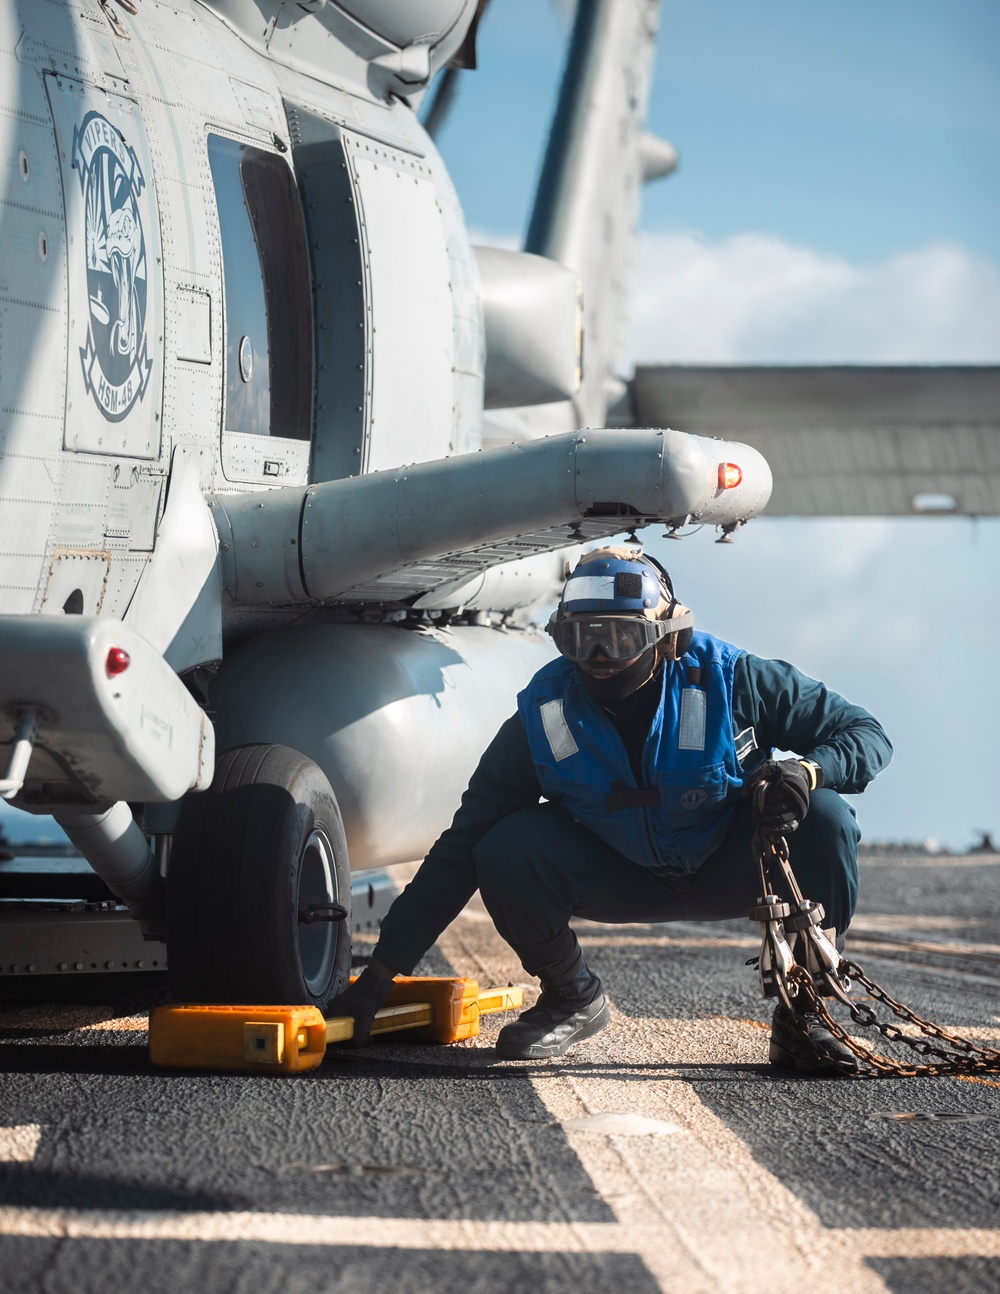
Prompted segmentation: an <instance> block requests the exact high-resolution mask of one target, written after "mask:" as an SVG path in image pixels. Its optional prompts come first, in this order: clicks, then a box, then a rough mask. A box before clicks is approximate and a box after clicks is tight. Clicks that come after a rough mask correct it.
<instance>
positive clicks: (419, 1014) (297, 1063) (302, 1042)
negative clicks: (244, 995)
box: [149, 975, 522, 1074]
mask: <svg viewBox="0 0 1000 1294" xmlns="http://www.w3.org/2000/svg"><path fill="white" fill-rule="evenodd" d="M521 1004H522V994H521V990H520V989H519V988H513V987H509V988H491V989H484V990H483V991H482V992H480V989H479V984H478V983H477V982H476V980H474V979H445V978H430V977H417V976H402V975H401V976H399V977H398V978H397V979H396V981H395V983H394V984H393V989H392V992H391V993H390V994H389V996H388V998H386V1004H385V1006H384V1007H383V1008H382V1009H381V1010H380V1011H378V1012H376V1015H375V1024H374V1026H373V1028H372V1036H373V1037H381V1036H382V1035H383V1034H387V1033H400V1032H402V1031H403V1030H407V1031H409V1032H410V1033H411V1035H412V1038H413V1041H414V1042H441V1043H448V1042H461V1041H463V1040H464V1039H466V1038H474V1037H475V1036H476V1035H477V1034H478V1033H479V1019H480V1016H484V1015H490V1014H492V1013H494V1012H498V1011H516V1010H518V1009H519V1008H520V1006H521ZM353 1034H354V1021H353V1020H352V1019H351V1017H350V1016H334V1017H331V1018H330V1019H329V1020H327V1019H325V1018H324V1016H323V1013H322V1012H321V1011H320V1010H319V1008H318V1007H315V1006H215V1005H208V1006H206V1005H190V1006H185V1005H181V1006H159V1007H156V1008H154V1010H153V1011H152V1012H151V1014H150V1017H149V1059H150V1062H151V1063H152V1064H153V1065H158V1066H165V1067H167V1068H170V1069H223V1070H229V1071H231V1072H242V1073H260V1074H299V1073H302V1072H303V1071H304V1070H307V1069H315V1068H316V1067H317V1066H318V1065H320V1064H321V1063H322V1061H323V1057H324V1056H325V1055H326V1048H327V1044H328V1043H331V1042H346V1041H347V1040H348V1039H349V1038H351V1037H353Z"/></svg>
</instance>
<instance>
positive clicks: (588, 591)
mask: <svg viewBox="0 0 1000 1294" xmlns="http://www.w3.org/2000/svg"><path fill="white" fill-rule="evenodd" d="M614 596H615V577H614V576H613V575H577V576H575V577H574V578H573V579H571V580H569V581H567V584H566V588H565V590H564V592H563V606H564V607H566V608H567V610H568V609H569V608H570V607H572V605H573V603H574V602H591V601H592V600H593V599H594V598H600V599H603V600H604V601H606V602H610V601H611V600H612V599H613V598H614Z"/></svg>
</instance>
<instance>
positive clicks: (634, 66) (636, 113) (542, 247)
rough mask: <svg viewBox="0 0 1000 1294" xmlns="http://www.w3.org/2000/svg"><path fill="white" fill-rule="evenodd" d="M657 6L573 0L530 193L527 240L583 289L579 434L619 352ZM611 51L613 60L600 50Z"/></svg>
mask: <svg viewBox="0 0 1000 1294" xmlns="http://www.w3.org/2000/svg"><path fill="white" fill-rule="evenodd" d="M658 14H659V0H616V3H614V4H606V3H603V2H602V0H579V4H578V6H577V13H576V20H575V23H574V28H573V38H572V45H571V48H570V53H569V57H568V59H567V63H566V69H565V72H564V75H563V82H562V86H561V89H560V92H559V101H558V104H557V107H556V114H555V118H554V120H553V123H552V129H551V132H550V135H549V141H548V146H547V148H546V153H545V159H544V161H543V164H542V172H541V176H540V178H539V183H538V190H537V193H536V198H535V203H534V207H533V210H532V214H531V220H530V223H529V227H528V232H527V235H526V237H525V243H524V247H525V251H528V252H537V253H538V254H539V255H540V256H546V257H549V258H551V259H552V260H554V261H559V262H560V263H561V264H563V265H567V266H569V267H570V268H572V269H573V270H575V271H576V272H577V274H578V275H579V277H580V279H581V281H582V283H583V290H584V307H583V308H584V333H585V336H586V339H587V340H586V352H587V365H586V371H585V374H584V379H583V384H582V386H581V389H580V392H579V394H578V395H577V396H576V397H575V399H574V409H575V415H576V419H577V424H578V425H579V426H600V425H602V424H603V422H604V417H605V413H606V410H607V390H606V387H605V382H606V379H607V377H608V375H610V374H611V373H613V372H614V366H615V363H616V362H617V361H618V359H619V356H620V350H621V340H622V322H623V313H622V312H623V305H624V302H625V299H626V279H627V277H628V274H629V256H630V252H631V248H632V241H633V235H634V230H635V224H636V220H637V217H638V209H639V193H640V184H641V180H642V178H643V173H644V171H645V169H646V168H645V165H644V162H643V157H644V155H645V156H646V157H647V158H649V159H650V163H649V164H650V171H649V174H650V178H652V176H653V174H654V173H655V174H666V173H668V172H667V171H665V170H664V169H663V166H662V161H663V159H662V158H660V159H659V161H660V165H659V166H657V165H655V164H654V162H653V158H652V149H651V148H650V146H649V145H648V144H644V131H643V125H644V122H645V117H646V104H647V101H648V97H649V87H650V83H651V78H652V56H653V49H654V44H655V31H656V24H657V19H658ZM609 49H614V50H615V51H617V56H616V57H615V58H613V59H612V58H609V57H607V51H608V50H609Z"/></svg>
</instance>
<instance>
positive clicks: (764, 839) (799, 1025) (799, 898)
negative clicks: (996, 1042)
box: [748, 829, 1000, 1078]
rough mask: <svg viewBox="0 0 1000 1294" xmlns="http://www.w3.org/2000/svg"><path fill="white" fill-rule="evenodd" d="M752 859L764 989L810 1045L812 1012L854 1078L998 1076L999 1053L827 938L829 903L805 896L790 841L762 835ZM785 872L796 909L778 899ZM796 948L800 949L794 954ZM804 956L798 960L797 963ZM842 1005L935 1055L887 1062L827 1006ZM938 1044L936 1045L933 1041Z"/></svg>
mask: <svg viewBox="0 0 1000 1294" xmlns="http://www.w3.org/2000/svg"><path fill="white" fill-rule="evenodd" d="M753 852H754V858H755V860H756V862H757V866H758V869H759V871H760V883H761V891H760V892H761V895H762V896H763V897H761V898H760V899H759V900H758V901H757V904H756V906H755V907H752V908H751V909H750V912H749V913H748V915H749V918H750V920H751V921H755V922H759V923H760V925H761V926H762V927H763V932H764V940H763V944H762V946H761V950H760V958H759V960H758V969H759V972H760V986H761V991H762V993H763V994H764V996H765V997H776V998H778V999H780V1001H782V1002H783V1003H784V1004H785V1006H786V1007H788V1008H789V1010H790V1011H791V1020H792V1022H793V1025H794V1027H795V1028H796V1029H798V1031H799V1032H800V1033H801V1035H802V1036H803V1038H806V1039H807V1040H808V1041H809V1042H810V1043H812V1039H811V1038H810V1037H809V1034H808V1033H807V1031H806V1024H805V1021H804V1019H803V1018H802V1017H803V1013H804V1012H814V1013H815V1014H816V1015H817V1016H819V1018H820V1019H821V1020H822V1022H823V1024H824V1025H825V1027H826V1028H827V1029H829V1031H830V1032H831V1033H832V1034H833V1035H834V1037H835V1038H838V1039H839V1040H840V1041H841V1042H842V1043H843V1044H844V1045H845V1046H846V1047H848V1048H850V1050H851V1051H852V1052H853V1053H854V1055H855V1056H856V1057H857V1058H858V1065H859V1067H858V1068H854V1066H853V1065H852V1064H851V1062H849V1061H846V1060H835V1059H834V1058H832V1057H828V1056H827V1057H824V1060H825V1062H826V1063H828V1064H830V1065H831V1066H836V1067H837V1068H839V1069H840V1070H841V1071H842V1072H843V1073H844V1074H846V1075H850V1076H851V1077H854V1078H934V1077H938V1076H939V1075H948V1074H950V1075H977V1074H996V1073H1000V1051H996V1050H994V1049H993V1048H991V1047H981V1046H980V1045H979V1044H978V1043H975V1042H972V1041H971V1040H970V1039H968V1038H962V1037H961V1036H959V1035H958V1034H955V1033H952V1032H951V1031H950V1030H948V1029H943V1028H942V1027H941V1026H940V1025H937V1024H933V1023H932V1022H931V1021H930V1020H924V1019H922V1018H921V1017H920V1016H919V1015H917V1013H916V1012H915V1011H913V1010H911V1008H910V1007H908V1006H904V1004H903V1003H902V1002H897V1001H896V999H895V998H893V997H891V996H890V995H889V994H888V993H887V992H886V991H885V989H884V988H882V987H881V986H880V985H878V984H876V983H875V982H874V980H871V979H869V978H868V976H867V975H866V974H865V972H864V971H863V970H862V969H861V967H860V966H859V965H858V964H857V962H854V961H851V960H849V959H848V958H846V957H844V956H843V955H842V954H841V953H840V952H839V951H838V949H837V947H836V944H835V943H834V941H833V939H832V938H831V937H830V935H829V934H827V933H826V931H824V929H823V926H822V922H823V915H824V913H823V905H822V904H821V903H816V902H815V901H814V900H812V899H807V898H805V897H804V896H803V894H802V890H801V889H800V887H799V884H798V881H797V880H796V879H795V873H794V872H793V871H792V867H791V862H790V860H789V855H788V840H787V838H786V837H785V836H784V835H780V834H776V835H774V836H773V837H768V836H765V835H764V834H763V833H762V832H761V831H760V829H758V831H757V833H756V834H755V836H754V839H753ZM772 867H777V868H779V869H780V871H781V873H782V875H783V876H784V880H785V884H786V885H787V887H788V892H789V893H790V894H791V896H792V901H791V902H790V903H786V902H783V901H782V899H780V898H779V897H778V895H776V894H775V893H773V886H772V885H771V879H770V873H771V869H772ZM793 946H794V951H793ZM797 958H798V960H797ZM852 980H855V981H857V983H858V984H860V985H861V986H862V987H863V988H864V989H866V990H867V992H868V994H869V995H870V996H871V997H872V998H874V999H875V1000H876V1001H877V1002H881V1003H882V1004H883V1005H884V1006H886V1007H888V1008H889V1010H890V1011H891V1012H892V1014H893V1015H894V1016H895V1017H896V1018H897V1019H899V1020H902V1021H904V1022H905V1023H906V1024H907V1025H910V1026H912V1027H915V1029H916V1030H917V1031H919V1034H920V1035H922V1036H913V1035H911V1034H909V1033H904V1032H903V1030H902V1029H901V1028H900V1027H899V1026H898V1025H896V1024H893V1023H892V1022H891V1021H884V1020H879V1019H878V1017H877V1015H876V1013H875V1011H874V1009H873V1008H872V1007H871V1006H869V1005H868V1004H867V1003H865V1002H859V1001H855V1000H854V999H852V998H851V997H850V990H851V981H852ZM831 999H837V1000H838V1001H840V1002H842V1003H843V1004H844V1005H845V1006H846V1007H847V1008H848V1010H849V1011H850V1013H851V1019H852V1020H853V1021H854V1023H855V1024H858V1025H861V1026H862V1027H864V1028H871V1029H876V1030H878V1032H879V1033H880V1034H881V1035H882V1036H883V1037H884V1038H886V1039H887V1040H888V1041H889V1042H895V1043H901V1044H903V1045H905V1046H907V1047H909V1048H910V1049H911V1050H912V1051H914V1052H916V1053H917V1054H918V1055H919V1056H926V1057H934V1058H935V1059H932V1060H927V1061H926V1062H924V1063H922V1064H916V1063H914V1064H906V1063H905V1062H902V1061H898V1060H893V1059H892V1058H891V1057H889V1056H882V1055H879V1054H878V1053H876V1052H875V1051H874V1050H871V1049H869V1048H868V1047H867V1046H865V1045H864V1044H862V1043H860V1042H858V1041H857V1040H856V1039H854V1038H852V1037H851V1035H850V1034H849V1033H848V1032H847V1030H846V1028H844V1026H843V1025H842V1024H840V1023H839V1022H838V1021H837V1020H836V1019H835V1018H834V1016H833V1014H832V1013H831V1011H830V1009H829V1006H828V1005H827V1003H828V1002H829V1001H830V1000H831ZM932 1040H933V1041H932Z"/></svg>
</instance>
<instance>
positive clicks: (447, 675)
mask: <svg viewBox="0 0 1000 1294" xmlns="http://www.w3.org/2000/svg"><path fill="white" fill-rule="evenodd" d="M553 650H554V649H553V647H552V644H551V642H550V640H549V639H548V638H546V637H544V636H542V635H541V634H538V633H537V632H525V631H519V630H514V629H510V630H507V631H503V632H501V631H498V630H496V629H487V628H482V629H480V628H475V627H457V628H453V629H452V628H450V629H447V630H444V631H441V630H437V629H428V628H423V629H414V628H404V627H398V626H395V625H373V626H369V625H344V624H312V625H303V626H295V627H290V628H283V629H279V630H274V631H272V632H268V633H263V634H259V635H257V636H256V637H255V638H254V639H252V641H250V642H248V643H245V644H244V645H243V646H242V647H240V648H238V649H237V650H236V651H234V652H232V653H230V654H229V655H227V657H226V660H225V662H224V663H223V666H222V670H221V672H220V674H219V676H218V678H217V679H216V681H215V683H214V685H213V688H212V706H213V709H214V711H215V725H216V732H217V739H218V742H219V748H220V749H227V748H230V747H233V746H238V745H243V744H245V743H256V742H279V743H282V744H285V745H289V746H292V747H293V748H294V749H296V750H300V751H302V752H303V753H304V754H306V755H308V756H309V757H310V758H311V759H313V760H315V761H316V763H318V764H319V766H320V767H321V768H323V769H324V770H326V772H327V775H328V776H329V778H330V781H331V784H332V786H333V789H334V791H335V792H336V795H337V800H338V803H339V804H340V808H341V812H342V813H343V815H344V825H345V828H346V830H347V841H348V850H349V854H350V859H351V867H352V869H358V868H366V867H372V866H376V865H378V866H382V865H388V864H389V863H392V862H406V861H409V860H411V859H414V858H419V857H421V856H422V855H423V854H424V853H425V852H426V850H427V848H428V847H429V845H430V844H431V843H432V841H433V840H434V839H435V838H436V836H437V835H438V834H439V833H440V832H441V830H442V829H443V828H444V827H445V826H447V824H448V822H449V821H450V819H451V816H452V814H453V813H454V811H455V807H456V806H457V804H458V801H459V799H460V798H461V794H462V791H463V790H464V789H465V785H466V783H467V781H468V777H469V772H470V770H471V769H472V768H473V767H474V766H475V764H476V762H477V760H478V759H479V756H480V755H481V754H482V751H483V749H484V748H485V746H486V744H487V743H488V742H489V740H490V739H491V737H492V736H493V734H494V733H495V732H496V730H497V729H498V728H499V726H500V724H501V723H502V722H503V721H504V720H505V719H507V718H509V716H510V715H511V714H512V713H513V711H514V696H515V693H516V691H517V690H518V688H520V687H521V686H523V685H524V684H525V683H526V682H527V681H528V679H529V678H530V677H531V675H532V674H533V673H534V672H535V670H537V669H539V668H540V667H541V666H542V665H543V664H545V662H546V661H547V660H549V659H551V657H552V655H553ZM291 662H294V664H293V665H292V664H291ZM303 695H307V696H308V697H309V703H308V705H304V704H302V700H301V698H302V696H303ZM248 697H252V698H253V704H252V705H248V704H247V698H248ZM459 714H460V715H461V716H462V722H461V723H458V722H456V716H457V715H459Z"/></svg>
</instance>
